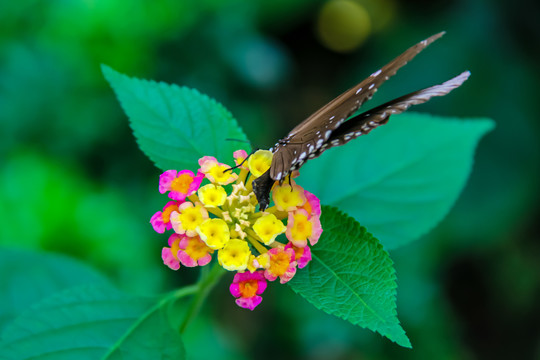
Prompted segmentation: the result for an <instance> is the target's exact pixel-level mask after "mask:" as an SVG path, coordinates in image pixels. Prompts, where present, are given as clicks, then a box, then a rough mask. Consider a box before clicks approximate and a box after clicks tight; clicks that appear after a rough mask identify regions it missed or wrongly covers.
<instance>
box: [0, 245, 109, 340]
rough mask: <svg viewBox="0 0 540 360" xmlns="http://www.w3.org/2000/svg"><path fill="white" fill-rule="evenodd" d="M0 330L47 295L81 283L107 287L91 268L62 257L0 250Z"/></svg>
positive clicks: (42, 253)
mask: <svg viewBox="0 0 540 360" xmlns="http://www.w3.org/2000/svg"><path fill="white" fill-rule="evenodd" d="M0 274H3V276H2V277H0V294H2V296H0V329H2V328H3V325H4V324H5V323H6V322H7V321H8V320H11V319H13V318H14V317H15V316H16V315H18V314H19V313H20V312H22V311H23V310H26V309H27V308H28V307H30V306H31V305H33V304H34V303H35V302H37V301H39V300H40V299H43V298H45V297H47V296H49V295H52V294H54V293H57V292H59V291H61V290H65V289H67V288H70V287H73V286H80V285H83V284H108V283H109V281H108V280H107V279H106V278H105V277H104V276H102V275H101V274H99V273H98V272H97V271H95V270H94V269H92V268H90V267H88V266H86V265H85V264H83V263H81V262H79V261H76V260H74V259H71V258H68V257H66V256H62V255H57V254H51V253H45V252H33V251H25V250H15V249H0Z"/></svg>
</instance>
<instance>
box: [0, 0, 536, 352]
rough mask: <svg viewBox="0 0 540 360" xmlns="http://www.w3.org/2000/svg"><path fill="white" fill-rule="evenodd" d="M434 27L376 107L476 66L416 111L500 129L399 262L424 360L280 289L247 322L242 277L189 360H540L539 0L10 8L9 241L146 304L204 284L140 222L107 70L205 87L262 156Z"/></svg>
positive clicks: (3, 24)
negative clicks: (452, 200) (174, 264)
mask: <svg viewBox="0 0 540 360" xmlns="http://www.w3.org/2000/svg"><path fill="white" fill-rule="evenodd" d="M441 30H446V31H447V34H446V36H445V37H444V38H443V39H441V40H439V41H438V42H437V43H436V44H434V45H432V46H431V47H430V48H429V49H428V50H426V51H425V52H424V53H422V54H421V55H420V56H419V57H418V58H417V59H415V60H414V61H413V62H411V63H410V64H409V65H407V66H406V67H405V68H404V69H403V70H401V71H400V72H399V74H398V75H397V76H396V77H395V78H393V79H392V80H390V81H389V82H388V83H387V84H385V85H384V86H383V87H382V89H381V91H379V92H378V93H377V95H376V96H375V98H374V99H373V101H372V102H373V105H377V104H380V103H382V102H384V101H387V100H389V99H391V98H393V97H396V96H399V95H402V94H404V93H407V92H410V91H413V90H417V89H418V88H421V87H426V86H429V85H432V84H435V83H439V82H442V81H445V80H447V79H449V78H450V77H452V76H455V75H456V74H458V73H460V72H461V71H463V70H466V69H468V70H470V71H471V72H472V76H471V79H470V80H469V81H468V82H467V83H466V84H465V85H464V86H463V87H462V88H460V89H459V90H457V91H455V92H453V93H452V94H451V95H450V96H447V97H444V98H439V99H436V100H432V101H431V102H430V103H428V104H426V105H422V106H421V107H418V108H415V109H414V110H415V111H423V112H431V113H433V114H437V115H448V116H468V117H474V116H482V117H484V116H485V117H491V118H493V119H494V120H495V121H496V122H497V128H496V129H495V131H494V132H492V133H490V134H488V136H487V137H486V138H485V139H483V140H482V141H481V143H480V147H479V149H478V153H477V158H476V163H475V168H474V171H473V174H472V177H471V179H470V181H469V184H468V185H467V187H466V189H465V191H464V193H463V195H462V197H461V198H460V200H459V201H458V202H457V204H456V206H455V208H454V209H453V210H452V211H451V213H450V214H449V216H448V217H447V219H446V220H445V221H444V222H443V223H442V224H441V225H440V226H439V227H438V228H437V229H436V230H435V231H433V232H432V233H431V234H429V235H428V236H425V237H423V238H422V239H419V240H418V241H416V242H414V243H412V244H410V245H408V246H406V247H404V248H401V249H398V250H395V251H392V253H391V256H392V258H393V259H394V261H395V263H396V269H397V274H398V283H399V289H398V314H399V317H400V319H401V321H402V325H403V327H404V329H405V330H406V331H407V333H408V335H409V338H410V339H411V342H412V344H413V347H414V350H407V349H402V348H400V347H398V346H397V345H394V344H393V343H391V342H390V341H388V340H387V339H384V338H382V337H380V336H379V335H376V334H372V333H371V332H369V331H367V330H363V329H360V328H358V327H354V326H352V325H350V324H348V323H346V322H345V321H342V320H339V319H337V318H333V317H331V316H329V315H325V314H324V313H322V312H319V311H317V310H315V309H314V308H313V307H312V306H311V305H310V304H308V303H307V302H306V301H304V300H303V299H302V298H300V297H298V296H296V295H294V294H293V293H292V291H291V290H290V289H289V288H288V287H286V286H278V285H274V284H272V285H271V286H270V289H269V291H267V292H266V293H265V296H264V302H263V303H262V305H261V306H260V307H259V308H258V309H257V310H256V311H255V312H253V313H251V312H248V311H246V310H243V309H240V308H238V307H237V306H236V305H235V304H234V301H233V298H232V296H231V295H230V294H229V293H228V290H227V288H228V283H229V282H230V281H231V280H232V276H231V277H230V278H227V281H224V282H222V283H221V284H220V285H219V286H218V288H217V289H216V290H214V291H213V293H212V295H211V297H210V298H209V300H208V301H207V303H206V305H205V309H204V311H203V313H202V314H201V316H200V317H199V319H197V321H196V322H195V323H194V324H193V325H192V327H191V328H190V329H189V331H188V334H187V335H186V342H187V348H188V351H189V352H190V354H191V356H192V358H193V359H205V358H209V357H210V356H214V357H215V358H218V359H233V358H234V359H252V358H258V359H264V358H268V359H273V358H280V359H393V358H403V359H508V358H520V359H532V358H540V307H538V304H539V302H540V231H539V230H540V227H539V223H538V220H540V219H539V210H540V209H539V206H538V205H539V201H538V200H539V195H540V191H539V190H540V186H539V184H540V182H539V178H540V176H539V173H540V161H539V160H540V146H539V139H540V124H539V121H538V120H539V117H538V110H537V105H538V97H539V85H538V84H539V83H540V67H539V64H540V46H539V44H540V5H539V3H538V2H535V1H532V0H531V1H529V2H527V1H526V0H515V1H512V2H510V1H491V2H489V1H482V0H444V1H438V2H434V1H426V0H408V1H404V0H384V1H383V0H333V1H321V0H317V1H314V0H273V1H272V0H268V1H265V0H251V1H219V0H199V1H188V0H176V1H175V0H154V1H144V0H131V1H121V0H86V1H77V0H64V1H39V0H19V1H16V2H15V1H13V2H8V1H3V2H1V3H0V163H1V167H0V172H1V176H0V219H1V224H2V226H1V227H0V245H1V246H2V247H4V248H18V249H26V250H31V251H34V252H35V251H37V252H42V253H43V254H42V255H43V256H47V255H46V254H45V253H46V252H52V253H62V254H65V255H68V256H70V257H73V258H77V259H79V260H80V261H82V262H83V263H86V264H88V265H90V266H92V267H94V268H96V269H99V270H100V271H101V272H103V273H105V274H106V275H107V276H108V277H109V278H111V279H112V281H113V282H114V283H115V284H117V285H118V286H120V287H122V288H124V289H126V290H129V291H134V292H137V293H155V292H163V291H166V290H170V289H173V288H175V287H178V286H180V285H182V284H188V283H191V282H193V281H195V280H196V278H197V271H196V270H192V269H186V268H182V269H181V271H179V272H172V271H170V270H169V269H168V268H166V267H165V266H163V264H162V263H161V258H160V253H161V251H160V249H161V247H162V246H163V245H164V244H165V241H166V238H165V237H164V236H160V235H158V234H155V233H154V232H153V231H152V229H151V226H150V224H149V223H148V221H149V218H150V216H151V215H152V214H153V213H154V212H155V211H157V210H159V209H161V207H162V206H163V204H164V201H165V198H164V197H163V196H161V195H160V194H159V193H158V191H157V182H158V176H159V173H160V172H159V171H158V169H157V168H155V167H154V166H153V165H152V163H151V162H150V161H149V160H148V159H146V158H145V156H144V155H143V154H142V153H141V152H140V151H139V150H138V148H137V145H136V142H135V140H134V138H133V136H132V134H131V131H130V129H129V126H128V121H127V118H126V116H125V115H124V114H123V113H122V111H121V109H120V106H119V104H118V103H117V101H116V98H115V97H114V94H113V92H112V90H111V89H110V88H109V87H108V85H107V83H106V82H105V80H104V79H103V76H102V74H101V72H100V64H101V63H104V64H107V65H109V66H111V67H113V68H114V69H116V70H118V71H120V72H123V73H126V74H128V75H130V76H137V77H142V78H151V79H156V80H160V81H166V82H169V83H177V84H181V85H187V86H190V87H195V88H197V89H199V90H200V91H201V92H203V93H206V94H208V95H210V96H212V97H214V98H216V99H218V100H219V101H220V102H222V103H223V104H224V105H225V106H226V107H227V108H229V110H231V112H232V113H233V114H234V115H235V116H236V118H237V119H238V121H239V123H240V125H241V126H242V127H243V129H244V130H245V132H246V133H247V135H248V137H249V138H250V139H251V140H252V142H253V145H254V146H257V147H261V148H264V147H269V146H271V145H272V144H273V142H274V141H275V140H276V139H278V138H280V137H282V136H283V135H285V134H286V133H287V131H288V130H290V129H291V128H292V127H293V125H295V124H296V123H298V122H299V121H301V120H302V119H304V118H305V117H306V116H308V115H309V114H310V113H311V112H313V111H315V110H316V109H318V108H319V107H320V106H322V105H323V104H325V103H326V102H327V101H329V100H331V99H332V98H333V97H334V96H336V95H338V94H339V93H340V92H342V91H343V90H345V89H347V88H348V87H350V86H352V85H354V84H355V83H357V82H359V81H360V80H362V79H363V78H365V77H367V76H368V75H369V74H371V73H372V72H373V71H375V70H377V69H378V68H379V67H381V66H382V65H383V64H385V63H386V62H387V61H389V60H390V59H392V58H393V57H394V56H397V55H398V54H399V53H401V52H402V51H403V50H405V49H406V48H407V47H409V46H411V45H413V44H414V43H416V42H418V41H420V40H422V39H424V38H426V37H427V36H429V35H432V34H434V33H436V32H439V31H441ZM379 131H384V130H383V129H381V130H379ZM404 136H414V130H412V131H411V134H404ZM433 136H437V134H433ZM358 141H361V140H358ZM21 254H24V253H21ZM23 257H24V256H23V255H21V261H23ZM34 265H36V266H37V265H39V264H34ZM11 275H13V274H2V277H3V278H7V277H9V276H11ZM30 286H31V287H32V286H34V287H39V284H35V283H31V284H30ZM34 300H35V299H28V302H29V304H30V303H31V301H34ZM3 303H5V301H4V302H3ZM209 344H212V345H211V346H209Z"/></svg>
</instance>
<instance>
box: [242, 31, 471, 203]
mask: <svg viewBox="0 0 540 360" xmlns="http://www.w3.org/2000/svg"><path fill="white" fill-rule="evenodd" d="M444 33H445V32H444V31H443V32H440V33H438V34H435V35H433V36H431V37H429V38H427V39H425V40H423V41H420V42H419V43H418V44H416V45H414V46H412V47H410V48H409V49H407V50H406V51H405V52H404V53H403V54H401V55H399V56H398V57H396V58H395V59H394V60H392V61H390V62H389V63H388V64H386V65H385V66H383V67H382V68H381V69H380V70H377V71H375V72H374V73H373V74H371V75H370V76H369V77H368V78H367V79H365V80H364V81H362V82H361V83H359V84H358V85H356V86H354V87H352V88H351V89H349V90H347V91H346V92H344V93H343V94H341V95H339V96H338V97H337V98H335V99H334V100H332V101H330V102H329V103H328V104H326V105H325V106H323V107H322V108H320V109H319V110H317V111H316V112H315V113H314V114H312V115H311V116H310V117H308V118H307V119H306V120H304V121H302V122H301V123H300V124H298V125H297V126H296V127H295V128H294V129H292V130H291V132H289V134H288V135H287V136H286V137H284V138H283V139H281V140H279V141H278V142H277V143H276V144H275V145H274V146H273V147H272V148H271V149H270V151H271V152H272V153H273V156H272V164H271V166H270V169H268V170H267V171H266V172H265V173H264V174H263V175H261V176H260V177H258V178H256V179H255V180H254V181H253V192H254V193H255V196H256V197H257V201H258V202H259V207H260V210H261V211H264V210H265V209H266V208H267V207H268V205H269V197H270V190H271V188H272V185H273V184H274V182H275V181H279V182H280V183H282V182H283V180H284V179H285V177H286V176H287V175H289V174H290V173H291V172H292V171H294V170H298V169H300V167H301V166H302V165H304V164H305V163H306V161H308V160H310V159H314V158H316V157H318V156H320V155H321V154H322V153H323V152H325V151H326V150H328V149H330V148H333V147H336V146H341V145H344V144H346V143H348V142H349V141H351V140H352V139H356V138H357V137H359V136H361V135H365V134H369V132H371V130H373V129H375V128H376V127H378V126H381V125H384V124H386V123H387V122H388V119H389V117H390V116H391V115H395V114H399V113H402V112H404V111H405V110H407V109H408V108H409V107H410V106H411V105H417V104H422V103H425V102H426V101H428V100H429V99H431V98H432V97H434V96H444V95H446V94H448V93H449V92H450V91H452V90H454V89H455V88H457V87H459V86H461V84H463V83H464V82H465V80H467V79H468V78H469V76H470V72H469V71H465V72H463V73H461V74H460V75H458V76H456V77H454V78H452V79H450V80H448V81H446V82H443V83H442V84H439V85H434V86H431V87H428V88H425V89H422V90H418V91H415V92H412V93H410V94H407V95H404V96H401V97H399V98H397V99H394V100H391V101H389V102H387V103H385V104H382V105H380V106H377V107H375V108H373V109H371V110H369V111H367V112H364V113H361V114H359V115H357V116H354V117H352V118H350V119H348V118H349V117H350V116H352V115H353V114H354V113H355V112H356V111H357V110H358V109H359V108H360V107H361V106H362V105H363V104H364V103H365V102H366V101H367V100H369V99H371V97H372V96H373V94H374V93H375V92H376V91H377V89H378V88H379V86H381V85H382V84H383V83H384V82H385V81H386V80H388V79H389V78H390V77H391V76H393V75H394V74H395V73H396V72H397V71H398V69H400V68H401V67H402V66H404V65H405V64H407V62H409V61H411V60H412V59H413V58H414V57H415V56H416V55H418V54H419V53H420V52H421V51H422V50H424V49H425V48H426V47H427V46H428V45H430V44H431V43H432V42H434V41H435V40H437V39H438V38H440V37H441V36H443V35H444ZM347 119H348V120H347ZM289 179H290V178H289Z"/></svg>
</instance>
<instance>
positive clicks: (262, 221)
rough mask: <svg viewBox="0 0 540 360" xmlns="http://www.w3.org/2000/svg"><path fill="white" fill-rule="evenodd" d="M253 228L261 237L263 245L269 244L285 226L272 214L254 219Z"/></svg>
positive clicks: (282, 231)
mask: <svg viewBox="0 0 540 360" xmlns="http://www.w3.org/2000/svg"><path fill="white" fill-rule="evenodd" d="M253 230H254V231H255V233H256V234H257V235H258V236H259V237H260V238H261V240H262V241H263V243H264V245H270V244H271V243H273V242H274V240H275V239H276V236H278V235H279V234H283V233H284V232H285V230H287V227H286V226H285V225H283V223H282V222H281V221H279V220H278V218H276V216H275V215H274V214H267V215H263V216H261V217H260V218H258V219H257V221H255V225H253Z"/></svg>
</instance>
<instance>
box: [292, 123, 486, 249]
mask: <svg viewBox="0 0 540 360" xmlns="http://www.w3.org/2000/svg"><path fill="white" fill-rule="evenodd" d="M493 127H494V123H493V121H492V120H489V119H475V120H472V119H466V120H465V119H456V118H442V117H435V116H430V115H422V114H417V113H405V114H402V115H397V116H393V117H392V118H391V119H390V122H389V123H388V124H387V125H385V126H383V127H381V128H378V129H375V130H374V131H373V132H372V133H370V134H369V135H368V136H362V137H360V138H359V139H357V140H354V141H352V142H350V143H349V144H347V145H345V146H340V147H337V148H334V149H330V150H328V151H327V152H325V153H324V154H323V155H322V156H321V157H320V158H319V159H315V160H313V161H310V162H308V163H307V164H306V165H305V166H304V167H303V168H302V170H301V177H300V178H298V179H299V180H298V182H299V183H301V184H302V186H303V187H304V188H306V189H307V190H309V191H310V192H312V193H314V194H316V195H317V196H318V197H319V198H320V199H321V202H322V203H324V204H327V205H333V206H336V207H338V208H339V209H340V210H343V211H345V212H346V213H348V214H349V215H351V216H353V217H354V218H355V219H356V220H358V221H359V222H360V223H361V224H362V225H364V226H366V227H367V228H368V229H369V231H370V232H372V233H373V234H376V235H377V237H378V238H379V239H380V241H381V242H382V243H383V244H384V246H385V248H386V249H393V248H397V247H399V246H402V245H404V244H407V243H408V242H410V241H412V240H415V239H417V238H418V237H420V236H421V235H423V234H425V233H427V232H428V231H429V230H431V229H432V228H433V227H434V226H435V225H436V224H437V223H438V222H439V221H441V220H442V219H443V218H444V216H445V215H446V214H447V213H448V211H449V210H450V208H451V207H452V206H453V204H454V202H455V201H456V199H457V198H458V196H459V194H460V193H461V190H462V189H463V187H464V186H465V183H466V181H467V178H468V176H469V173H470V172H471V168H472V164H473V155H474V151H475V148H476V146H477V144H478V142H479V140H480V138H481V137H482V136H483V135H484V134H486V133H487V132H488V131H490V130H491V129H493Z"/></svg>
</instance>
